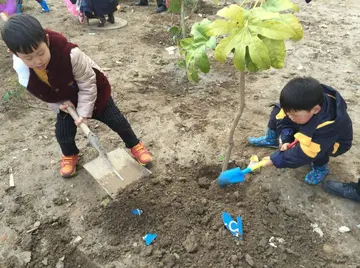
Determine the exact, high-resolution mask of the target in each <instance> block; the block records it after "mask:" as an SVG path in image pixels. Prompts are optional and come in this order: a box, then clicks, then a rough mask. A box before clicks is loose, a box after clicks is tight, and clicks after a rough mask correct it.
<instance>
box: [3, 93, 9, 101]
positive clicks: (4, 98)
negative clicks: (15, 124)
mask: <svg viewBox="0 0 360 268" xmlns="http://www.w3.org/2000/svg"><path fill="white" fill-rule="evenodd" d="M9 98H10V95H9V91H6V92H5V94H4V95H3V97H2V99H3V100H4V101H8V100H9Z"/></svg>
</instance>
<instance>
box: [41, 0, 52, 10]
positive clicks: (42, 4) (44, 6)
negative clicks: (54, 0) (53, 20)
mask: <svg viewBox="0 0 360 268" xmlns="http://www.w3.org/2000/svg"><path fill="white" fill-rule="evenodd" d="M39 4H40V6H41V8H42V11H43V12H50V8H49V7H48V5H47V4H46V2H45V0H43V1H41V2H40V3H39Z"/></svg>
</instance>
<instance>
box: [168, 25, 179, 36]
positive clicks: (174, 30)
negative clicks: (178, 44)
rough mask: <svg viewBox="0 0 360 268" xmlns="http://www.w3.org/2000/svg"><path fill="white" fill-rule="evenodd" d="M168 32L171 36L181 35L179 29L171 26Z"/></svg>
mask: <svg viewBox="0 0 360 268" xmlns="http://www.w3.org/2000/svg"><path fill="white" fill-rule="evenodd" d="M168 32H169V33H170V34H171V35H178V34H180V33H181V29H180V28H179V27H177V26H172V27H170V28H169V29H168Z"/></svg>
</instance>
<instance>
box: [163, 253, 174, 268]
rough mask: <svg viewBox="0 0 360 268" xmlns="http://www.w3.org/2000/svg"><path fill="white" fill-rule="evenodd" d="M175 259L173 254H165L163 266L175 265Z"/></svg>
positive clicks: (170, 267)
mask: <svg viewBox="0 0 360 268" xmlns="http://www.w3.org/2000/svg"><path fill="white" fill-rule="evenodd" d="M175 261H176V258H175V256H174V255H172V254H170V255H167V256H166V257H165V259H164V264H165V267H169V268H172V267H174V266H175Z"/></svg>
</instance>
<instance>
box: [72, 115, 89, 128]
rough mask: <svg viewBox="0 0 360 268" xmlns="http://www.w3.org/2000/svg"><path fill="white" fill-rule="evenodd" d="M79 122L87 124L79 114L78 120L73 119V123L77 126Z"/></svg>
mask: <svg viewBox="0 0 360 268" xmlns="http://www.w3.org/2000/svg"><path fill="white" fill-rule="evenodd" d="M81 123H84V124H87V120H86V118H85V117H82V116H79V118H78V120H75V125H77V126H79V125H80V124H81Z"/></svg>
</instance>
